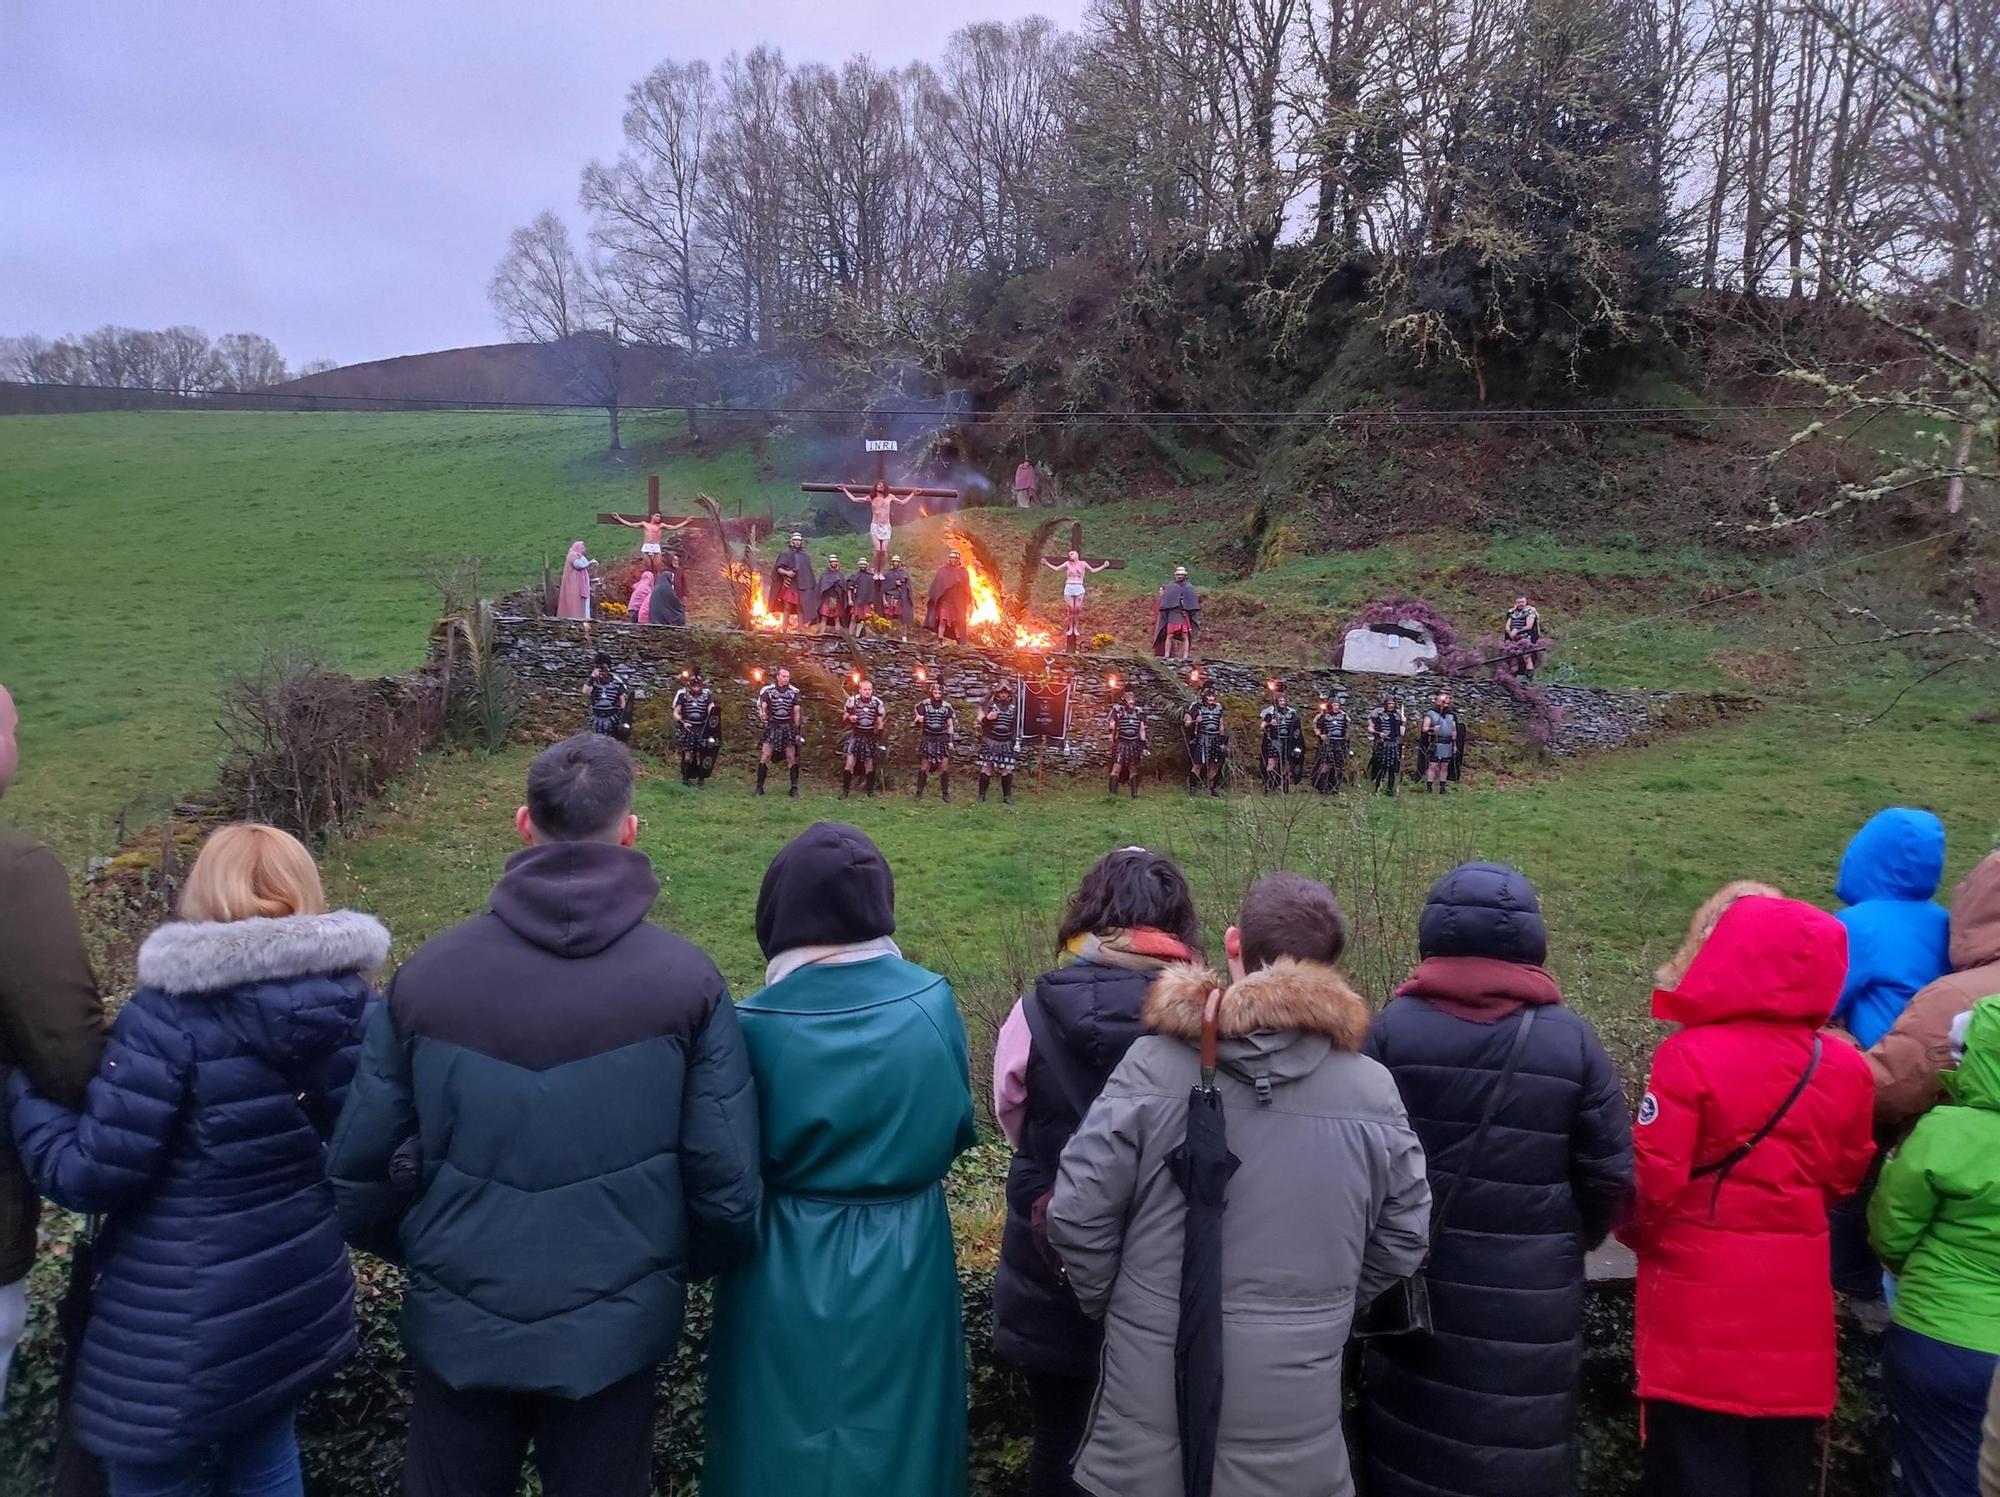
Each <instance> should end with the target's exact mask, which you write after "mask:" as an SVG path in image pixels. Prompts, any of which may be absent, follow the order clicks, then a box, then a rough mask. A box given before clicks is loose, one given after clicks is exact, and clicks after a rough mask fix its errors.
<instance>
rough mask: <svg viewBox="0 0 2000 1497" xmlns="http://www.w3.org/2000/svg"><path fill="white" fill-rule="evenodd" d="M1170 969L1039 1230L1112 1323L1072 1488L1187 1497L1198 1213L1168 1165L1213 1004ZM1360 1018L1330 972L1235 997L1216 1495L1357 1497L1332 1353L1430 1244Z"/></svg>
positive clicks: (1092, 1305)
mask: <svg viewBox="0 0 2000 1497" xmlns="http://www.w3.org/2000/svg"><path fill="white" fill-rule="evenodd" d="M1220 986H1222V981H1221V979H1219V978H1217V977H1216V976H1215V975H1214V974H1213V973H1210V972H1207V971H1204V970H1203V969H1201V968H1199V967H1193V966H1181V967H1170V968H1168V969H1167V970H1166V971H1165V972H1164V973H1163V974H1162V975H1161V976H1160V977H1159V979H1158V980H1157V981H1156V982H1155V983H1154V985H1153V990H1152V992H1151V994H1150V995H1149V997H1148V1000H1147V1006H1146V1022H1147V1026H1148V1028H1149V1029H1151V1030H1152V1031H1153V1032H1152V1033H1151V1034H1150V1035H1148V1036H1147V1037H1146V1038H1144V1039H1141V1040H1139V1041H1138V1042H1137V1043H1136V1044H1134V1045H1133V1046H1132V1048H1131V1050H1130V1051H1128V1052H1127V1053H1126V1056H1125V1059H1124V1061H1123V1062H1122V1063H1121V1064H1120V1065H1119V1067H1118V1069H1117V1071H1116V1072H1114V1073H1113V1075H1112V1077H1111V1080H1110V1082H1109V1083H1108V1084H1107V1085H1106V1087H1105V1089H1104V1092H1103V1095H1102V1096H1101V1097H1100V1098H1099V1099H1098V1101H1097V1104H1096V1105H1095V1106H1094V1107H1092V1108H1091V1110H1090V1115H1089V1117H1088V1118H1086V1119H1085V1120H1084V1124H1083V1126H1082V1128H1081V1129H1080V1130H1078V1132H1077V1135H1076V1137H1075V1139H1074V1140H1072V1141H1071V1143H1070V1145H1069V1147H1068V1148H1067V1149H1065V1150H1064V1151H1063V1157H1062V1172H1061V1176H1060V1178H1059V1180H1058V1182H1057V1184H1056V1188H1055V1194H1054V1196H1053V1198H1052V1199H1051V1201H1050V1205H1049V1217H1048V1221H1049V1240H1050V1241H1051V1243H1053V1244H1054V1246H1055V1249H1056V1251H1057V1252H1058V1253H1059V1254H1060V1255H1061V1257H1062V1260H1063V1263H1064V1265H1065V1267H1066V1268H1067V1269H1068V1271H1069V1282H1070V1285H1071V1287H1072V1288H1073V1289H1075V1291H1076V1296H1077V1300H1078V1302H1079V1303H1080V1304H1081V1305H1082V1306H1083V1309H1084V1311H1085V1313H1087V1314H1090V1315H1096V1316H1102V1317H1103V1318H1104V1321H1105V1345H1104V1364H1103V1381H1102V1384H1101V1386H1100V1388H1099V1391H1098V1398H1097V1405H1096V1408H1095V1410H1094V1411H1093V1413H1092V1417H1091V1422H1090V1429H1089V1433H1088V1435H1087V1436H1086V1439H1085V1442H1084V1447H1083V1450H1082V1453H1081V1455H1080V1456H1079V1458H1078V1460H1077V1465H1076V1480H1077V1481H1078V1483H1079V1484H1080V1485H1081V1486H1082V1487H1083V1488H1084V1490H1086V1491H1088V1492H1093V1493H1097V1494H1099V1497H1113V1494H1116V1497H1179V1494H1180V1492H1181V1467H1180V1440H1179V1434H1178V1431H1177V1428H1176V1423H1175V1417H1174V1331H1175V1327H1176V1324H1177V1322H1178V1320H1179V1315H1180V1308H1179V1294H1180V1267H1181V1243H1182V1235H1183V1234H1182V1229H1183V1223H1184V1221H1185V1218H1186V1213H1187V1203H1186V1201H1185V1200H1184V1199H1183V1197H1182V1195H1181V1192H1180V1188H1179V1187H1178V1186H1177V1185H1175V1183H1174V1180H1173V1176H1172V1175H1171V1174H1170V1173H1169V1171H1168V1168H1167V1158H1168V1155H1169V1154H1170V1153H1172V1151H1173V1149H1174V1148H1175V1146H1176V1145H1178V1144H1179V1143H1180V1142H1181V1141H1182V1140H1183V1139H1184V1138H1185V1137H1186V1134H1187V1104H1188V1093H1189V1090H1190V1089H1191V1088H1192V1087H1193V1085H1194V1084H1195V1081H1196V1079H1197V1076H1198V1072H1199V1059H1198V1055H1197V1049H1196V1047H1197V1044H1198V1042H1199V1039H1200V1034H1201V1009H1202V1003H1203V1000H1204V998H1205V997H1206V996H1207V994H1208V993H1209V992H1210V991H1211V990H1212V989H1214V988H1217V987H1220ZM1368 1019H1369V1009H1368V1005H1367V1003H1366V1002H1365V1001H1363V1000H1362V999H1361V998H1360V997H1358V996H1357V995H1356V994H1355V993H1354V992H1353V991H1352V990H1351V989H1350V988H1349V987H1348V986H1347V983H1346V981H1345V980H1344V979H1343V978H1342V977H1341V975H1340V973H1339V972H1337V971H1335V970H1334V969H1333V968H1331V967H1327V966H1322V965H1319V964H1317V963H1308V962H1295V961H1279V962H1276V963H1274V964H1272V965H1271V966H1270V967H1267V968H1265V969H1264V970H1262V971H1259V972H1254V973H1252V974H1250V975H1249V976H1248V977H1246V978H1244V979H1243V981H1241V982H1239V983H1237V984H1235V985H1234V986H1233V987H1231V988H1229V990H1228V992H1227V994H1226V995H1225V997H1224V999H1223V1003H1222V1010H1221V1034H1222V1037H1223V1038H1222V1047H1221V1069H1220V1073H1219V1075H1218V1078H1217V1086H1218V1088H1219V1090H1220V1091H1221V1093H1222V1101H1223V1106H1224V1109H1225V1114H1226V1118H1227V1127H1228V1133H1229V1148H1230V1152H1231V1153H1233V1154H1235V1155H1236V1156H1237V1157H1238V1158H1239V1159H1240V1160H1241V1161H1242V1165H1241V1167H1240V1168H1239V1169H1238V1170H1237V1172H1236V1174H1235V1176H1234V1177H1233V1178H1232V1179H1231V1180H1230V1182H1229V1196H1228V1206H1227V1208H1226V1210H1225V1211H1224V1213H1223V1248H1222V1271H1223V1301H1222V1303H1223V1312H1222V1314H1223V1404H1222V1423H1221V1429H1220V1432H1219V1441H1218V1443H1219V1453H1218V1456H1217V1459H1216V1465H1215V1490H1216V1491H1217V1492H1218V1493H1225V1492H1226V1493H1228V1494H1230V1497H1266V1494H1268V1497H1347V1494H1350V1493H1352V1492H1353V1490H1354V1483H1353V1479H1352V1477H1351V1476H1350V1474H1349V1471H1348V1461H1347V1449H1346V1446H1345V1444H1344V1443H1343V1441H1342V1439H1341V1433H1340V1368H1341V1350H1342V1346H1343V1344H1344V1343H1345V1342H1346V1340H1347V1333H1348V1327H1349V1325H1350V1323H1351V1321H1352V1319H1353V1315H1354V1311H1355V1307H1356V1306H1357V1305H1359V1304H1365V1303H1366V1302H1367V1301H1368V1299H1369V1298H1370V1297H1371V1296H1372V1295H1374V1294H1376V1293H1378V1292H1379V1291H1380V1290H1382V1289H1384V1288H1386V1287H1388V1286H1389V1285H1390V1284H1391V1283H1393V1282H1395V1281H1396V1280H1397V1279H1400V1278H1403V1277H1406V1276H1407V1275H1409V1274H1411V1273H1413V1272H1415V1271H1416V1269H1417V1268H1418V1267H1419V1266H1420V1265H1421V1264H1422V1262H1423V1259H1424V1254H1425V1251H1426V1248H1427V1240H1428V1236H1427V1234H1428V1231H1429V1225H1430V1187H1429V1184H1428V1182H1427V1181H1426V1179H1425V1174H1424V1155H1423V1148H1422V1146H1421V1145H1420V1144H1419V1143H1418V1142H1417V1136H1416V1134H1415V1133H1414V1132H1413V1131H1411V1128H1410V1125H1409V1121H1408V1119H1407V1118H1406V1117H1405V1116H1404V1113H1403V1104H1402V1101H1401V1099H1400V1098H1399V1097H1398V1095H1397V1092H1396V1084H1395V1082H1394V1080H1392V1079H1391V1077H1390V1075H1389V1073H1388V1071H1386V1070H1385V1069H1383V1068H1382V1067H1381V1066H1380V1065H1378V1064H1376V1063H1375V1062H1374V1061H1372V1060H1370V1059H1368V1058H1367V1057H1366V1056H1364V1055H1362V1054H1360V1053H1359V1052H1360V1048H1361V1042H1362V1040H1363V1038H1364V1037H1365V1036H1366V1035H1367V1032H1368Z"/></svg>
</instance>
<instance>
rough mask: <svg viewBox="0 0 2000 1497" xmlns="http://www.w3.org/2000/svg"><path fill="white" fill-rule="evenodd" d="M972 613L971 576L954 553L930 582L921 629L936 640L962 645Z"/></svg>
mask: <svg viewBox="0 0 2000 1497" xmlns="http://www.w3.org/2000/svg"><path fill="white" fill-rule="evenodd" d="M971 612H972V576H971V574H970V573H968V572H967V571H966V570H965V563H964V561H963V560H961V559H960V557H959V554H958V553H957V552H956V551H954V552H952V553H951V556H950V558H949V559H948V560H946V562H945V564H944V565H943V566H941V567H939V568H938V570H937V575H936V576H935V577H933V578H931V590H930V595H929V597H928V598H926V599H925V601H924V627H925V628H926V629H929V630H931V631H932V632H933V633H935V634H936V635H937V637H938V638H939V639H944V638H947V637H949V638H950V639H952V640H954V641H955V642H957V643H959V644H964V643H965V621H966V619H967V617H968V616H969V615H970V614H971Z"/></svg>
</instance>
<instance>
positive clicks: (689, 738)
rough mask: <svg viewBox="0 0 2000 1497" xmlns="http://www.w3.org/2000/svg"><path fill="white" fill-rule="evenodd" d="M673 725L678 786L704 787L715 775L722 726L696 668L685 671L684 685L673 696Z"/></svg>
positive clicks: (712, 697) (712, 693)
mask: <svg viewBox="0 0 2000 1497" xmlns="http://www.w3.org/2000/svg"><path fill="white" fill-rule="evenodd" d="M674 726H675V729H676V732H675V739H676V742H677V745H678V747H679V749H680V754H681V783H682V784H683V785H706V784H707V783H708V777H709V776H710V775H711V774H713V773H715V757H716V754H717V752H718V751H719V749H720V747H721V744H720V739H719V737H718V731H717V730H718V729H719V728H720V726H721V724H720V722H719V721H718V715H717V712H716V703H715V693H714V692H712V691H710V690H709V689H708V683H707V682H706V681H704V680H703V679H702V676H701V670H700V668H699V667H697V668H695V669H694V670H691V671H689V672H688V678H687V683H686V684H685V685H684V686H682V687H681V689H680V690H679V691H677V692H675V693H674Z"/></svg>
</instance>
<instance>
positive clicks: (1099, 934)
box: [1063, 925, 1195, 972]
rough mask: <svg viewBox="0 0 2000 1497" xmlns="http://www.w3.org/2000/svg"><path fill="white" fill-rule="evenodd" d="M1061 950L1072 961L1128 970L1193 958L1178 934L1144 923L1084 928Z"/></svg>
mask: <svg viewBox="0 0 2000 1497" xmlns="http://www.w3.org/2000/svg"><path fill="white" fill-rule="evenodd" d="M1063 950H1064V951H1065V952H1067V953H1068V954H1069V956H1070V958H1071V959H1072V960H1074V961H1079V962H1095V963H1096V964H1097V965H1098V966H1100V967H1123V968H1125V969H1126V970H1127V971H1130V972H1152V971H1156V970H1158V969H1159V968H1161V967H1164V966H1166V965H1168V964H1169V963H1171V962H1191V961H1193V960H1194V959H1195V956H1194V953H1193V952H1192V951H1190V950H1189V949H1188V947H1187V945H1186V943H1185V942H1183V941H1181V940H1180V939H1179V938H1178V937H1175V936H1170V935H1168V934H1167V933H1166V932H1165V931H1163V930H1154V929H1153V928H1152V927H1151V926H1147V925H1135V926H1133V927H1131V928H1130V929H1129V930H1102V931H1084V932H1082V933H1081V934H1079V935H1074V936H1071V937H1070V938H1069V940H1067V941H1066V942H1064V943H1063Z"/></svg>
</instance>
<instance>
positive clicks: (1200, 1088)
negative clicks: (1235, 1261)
mask: <svg viewBox="0 0 2000 1497" xmlns="http://www.w3.org/2000/svg"><path fill="white" fill-rule="evenodd" d="M1221 1011H1222V992H1221V990H1220V989H1217V990H1216V991H1214V992H1212V993H1210V994H1209V995H1208V1001H1207V1002H1206V1003H1205V1004H1203V1005H1202V1012H1201V1078H1200V1080H1199V1081H1198V1082H1196V1084H1195V1087H1194V1089H1193V1091H1192V1092H1190V1093H1189V1094H1188V1120H1187V1138H1186V1139H1185V1140H1184V1141H1183V1142H1182V1143H1181V1144H1180V1146H1179V1147H1178V1148H1176V1149H1175V1150H1174V1151H1173V1153H1172V1154H1170V1155H1168V1156H1167V1167H1168V1169H1169V1170H1171V1171H1172V1173H1173V1177H1174V1183H1175V1184H1176V1185H1178V1186H1180V1188H1181V1194H1182V1195H1183V1196H1185V1197H1186V1198H1187V1235H1186V1237H1185V1239H1184V1241H1183V1242H1182V1245H1181V1316H1180V1325H1179V1328H1178V1329H1177V1330H1176V1332H1175V1335H1174V1412H1175V1415H1176V1417H1177V1419H1178V1421H1179V1424H1180V1436H1181V1490H1182V1492H1183V1493H1184V1494H1185V1497H1209V1494H1210V1491H1211V1490H1212V1488H1213V1487H1214V1484H1215V1440H1216V1431H1217V1429H1218V1428H1219V1427H1220V1425H1221V1423H1222V1208H1223V1197H1224V1193H1225V1191H1226V1189H1227V1187H1228V1184H1229V1177H1230V1176H1231V1175H1233V1174H1235V1173H1236V1167H1237V1166H1238V1165H1239V1164H1240V1163H1241V1162H1242V1161H1241V1160H1239V1159H1238V1158H1237V1157H1236V1156H1235V1155H1234V1154H1232V1153H1230V1152H1229V1137H1228V1129H1227V1127H1226V1125H1225V1123H1224V1121H1223V1114H1222V1097H1221V1095H1220V1093H1218V1092H1217V1091H1216V1089H1215V1055H1216V1047H1217V1033H1216V1029H1217V1024H1218V1021H1219V1019H1220V1017H1221Z"/></svg>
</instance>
